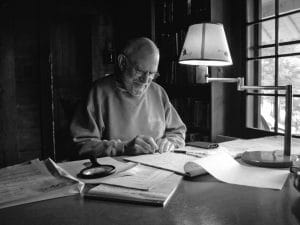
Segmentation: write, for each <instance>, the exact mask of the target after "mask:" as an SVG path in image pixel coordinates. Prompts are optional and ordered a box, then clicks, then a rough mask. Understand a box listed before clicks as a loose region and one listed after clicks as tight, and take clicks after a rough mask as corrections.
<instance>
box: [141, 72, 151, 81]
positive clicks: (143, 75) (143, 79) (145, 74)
mask: <svg viewBox="0 0 300 225" xmlns="http://www.w3.org/2000/svg"><path fill="white" fill-rule="evenodd" d="M149 79H150V78H149V72H147V73H143V74H142V75H141V76H140V77H139V81H140V82H142V83H148V81H149Z"/></svg>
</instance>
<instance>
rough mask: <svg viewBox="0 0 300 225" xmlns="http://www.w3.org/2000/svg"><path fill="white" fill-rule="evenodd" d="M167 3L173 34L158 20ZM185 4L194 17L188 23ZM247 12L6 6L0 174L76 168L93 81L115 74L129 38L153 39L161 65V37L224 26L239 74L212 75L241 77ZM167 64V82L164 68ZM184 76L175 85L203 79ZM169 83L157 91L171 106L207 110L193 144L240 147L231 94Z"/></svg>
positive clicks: (5, 0)
mask: <svg viewBox="0 0 300 225" xmlns="http://www.w3.org/2000/svg"><path fill="white" fill-rule="evenodd" d="M165 2H166V3H167V4H171V3H172V2H173V3H175V2H176V4H175V5H174V14H172V15H173V16H174V17H173V19H172V22H171V23H170V24H163V22H162V18H161V15H162V12H161V11H160V10H161V9H163V7H164V6H163V4H164V3H165ZM173 3H172V4H173ZM187 4H191V12H190V15H189V16H184V15H185V12H186V10H187V9H186V8H185V6H187ZM244 12H245V3H244V1H241V0H226V1H225V0H204V1H203V0H201V1H198V0H192V1H191V0H178V1H177V0H176V1H172V0H165V1H164V0H130V1H118V0H110V1H108V0H107V1H96V0H73V1H71V0H61V1H59V0H54V1H50V0H28V1H9V0H0V146H1V147H0V167H2V166H7V165H11V164H14V163H17V162H23V161H26V160H29V159H33V158H47V157H52V158H54V159H56V160H58V161H61V160H66V159H74V158H76V152H74V149H73V148H72V144H71V140H70V136H69V123H70V120H71V118H72V115H73V112H74V109H75V107H76V105H77V104H78V102H80V101H81V100H82V99H83V98H84V97H85V95H86V93H87V91H88V89H89V87H90V86H91V84H92V82H93V81H94V80H96V79H98V78H100V77H102V76H105V75H106V74H109V73H113V72H114V64H113V60H111V57H115V56H116V55H117V53H118V51H119V48H120V46H122V44H123V43H124V42H125V40H127V39H128V38H132V37H138V36H146V37H149V38H151V39H152V40H154V41H155V42H156V43H157V44H158V46H159V48H160V49H161V53H162V56H163V54H165V53H166V52H168V50H163V48H164V44H163V43H162V41H161V37H162V35H164V33H165V32H168V33H171V34H173V33H176V32H177V31H179V30H186V29H187V27H188V25H189V24H193V23H200V22H220V23H223V24H224V27H225V31H226V35H227V38H228V42H229V46H230V50H231V55H232V58H233V62H234V65H233V66H230V67H226V68H213V69H211V71H210V72H211V74H212V75H215V76H224V77H234V76H236V77H237V76H241V75H243V74H244V73H245V71H244V70H245V69H244V68H245V66H244V61H245V60H244V59H245V58H244V55H245V54H244V52H245V50H244V47H245V37H244V34H245V31H244V24H245V13H244ZM171 47H172V45H171ZM162 58H163V57H162ZM164 60H165V59H162V61H161V66H160V70H161V71H162V72H163V71H164V69H165V68H167V63H166V60H165V61H164ZM172 60H173V61H176V60H177V59H176V57H175V58H174V59H172ZM172 60H171V61H172ZM179 71H180V70H179ZM181 71H182V73H181V72H178V73H177V74H176V76H177V77H180V76H181V77H183V76H189V74H193V73H197V71H196V69H195V68H194V69H190V68H183V69H182V70H181ZM166 73H167V72H166ZM164 76H167V75H164V73H162V78H161V80H158V81H157V82H158V83H161V84H162V85H163V86H164V87H165V88H166V89H167V91H168V94H169V96H170V98H171V100H173V98H176V95H180V96H184V97H183V101H185V99H190V98H196V99H201V101H202V100H203V101H204V102H206V103H207V107H208V111H207V114H205V115H204V116H203V118H202V119H203V120H204V121H207V124H208V125H207V127H206V128H205V129H200V128H199V127H198V128H197V127H196V128H195V127H192V126H191V127H190V129H189V132H190V133H193V134H195V137H196V139H197V138H198V139H199V140H203V139H205V140H209V141H214V140H215V139H216V136H217V135H219V134H223V135H229V136H235V137H243V128H244V118H243V115H244V107H243V96H242V95H241V94H238V93H236V88H235V86H234V85H233V86H234V87H232V86H230V85H226V84H225V85H224V84H222V85H220V84H211V85H200V84H196V85H193V84H188V83H187V84H185V85H178V84H177V85H168V83H166V82H165V81H164V80H163V77H164ZM177 97H178V96H177ZM230 102H235V104H234V105H233V104H230ZM180 108H181V111H182V112H181V111H180V110H179V111H180V112H179V113H180V114H181V116H182V117H187V118H185V120H186V121H185V122H187V123H188V120H191V118H190V116H186V115H184V112H186V111H189V110H191V109H190V108H189V105H188V106H186V107H184V106H182V105H181V106H180Z"/></svg>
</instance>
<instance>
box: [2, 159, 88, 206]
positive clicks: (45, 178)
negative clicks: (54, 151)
mask: <svg viewBox="0 0 300 225" xmlns="http://www.w3.org/2000/svg"><path fill="white" fill-rule="evenodd" d="M82 188H83V183H82V182H80V181H78V180H77V179H75V178H74V177H72V176H70V175H69V174H68V173H67V172H66V171H65V170H63V169H62V168H60V167H58V166H57V165H56V164H55V162H53V161H52V160H51V159H47V160H44V161H40V160H39V159H34V160H31V161H28V162H25V163H21V164H17V165H14V166H9V167H6V168H3V169H0V208H5V207H10V206H14V205H20V204H25V203H30V202H35V201H41V200H46V199H52V198H58V197H63V196H68V195H74V194H78V193H80V192H81V191H82Z"/></svg>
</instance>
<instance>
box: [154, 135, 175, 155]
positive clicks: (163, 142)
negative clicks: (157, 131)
mask: <svg viewBox="0 0 300 225" xmlns="http://www.w3.org/2000/svg"><path fill="white" fill-rule="evenodd" d="M157 145H158V149H159V152H160V153H163V152H169V151H171V150H173V149H174V148H175V146H174V144H173V143H172V142H170V141H169V140H168V139H167V138H161V139H159V140H158V141H157Z"/></svg>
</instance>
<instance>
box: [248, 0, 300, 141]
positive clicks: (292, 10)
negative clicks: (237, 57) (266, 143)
mask: <svg viewBox="0 0 300 225" xmlns="http://www.w3.org/2000/svg"><path fill="white" fill-rule="evenodd" d="M246 26H247V75H246V82H247V85H272V86H274V85H275V86H281V85H286V84H292V85H293V119H292V134H293V135H297V136H300V1H299V0H247V23H246ZM246 102H247V108H246V112H247V115H246V118H247V119H246V126H247V127H248V128H256V129H262V130H268V131H272V132H276V133H283V132H284V129H285V128H284V120H285V91H275V90H268V91H248V92H247V93H246Z"/></svg>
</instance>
